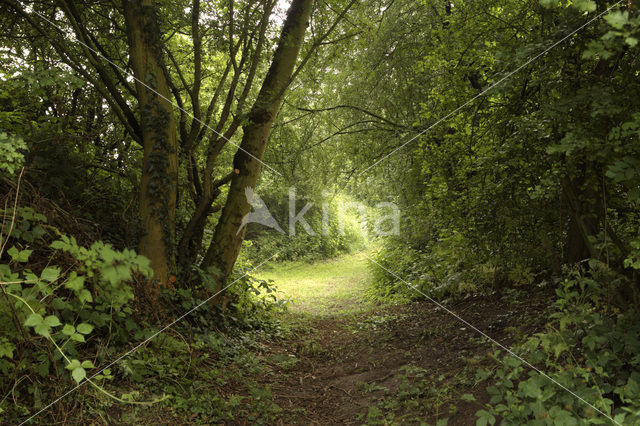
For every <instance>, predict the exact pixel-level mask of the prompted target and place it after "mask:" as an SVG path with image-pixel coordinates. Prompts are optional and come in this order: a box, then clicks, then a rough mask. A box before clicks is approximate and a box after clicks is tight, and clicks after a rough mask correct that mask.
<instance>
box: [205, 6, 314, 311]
mask: <svg viewBox="0 0 640 426" xmlns="http://www.w3.org/2000/svg"><path fill="white" fill-rule="evenodd" d="M312 3H313V0H293V2H292V3H291V7H290V8H289V11H288V13H287V19H286V21H285V23H284V27H283V29H282V33H281V35H280V39H279V41H278V48H277V49H276V52H275V54H274V56H273V60H272V62H271V66H270V67H269V71H268V73H267V76H266V77H265V80H264V82H263V83H262V87H261V89H260V93H259V94H258V97H257V99H256V101H255V103H254V105H253V107H252V109H251V112H250V113H249V117H248V119H249V120H248V124H246V125H244V126H243V137H242V142H241V144H240V148H239V149H238V151H237V152H236V154H235V157H234V159H233V168H234V170H235V171H236V173H235V174H234V176H233V178H232V179H231V186H230V188H229V194H228V196H227V200H226V203H225V206H224V208H223V210H222V214H221V217H220V220H219V221H218V224H217V226H216V230H215V233H214V236H213V240H212V242H211V245H210V246H209V249H208V250H207V253H206V255H205V257H204V260H203V262H202V265H201V266H202V267H203V268H205V269H208V268H211V267H213V268H212V269H211V271H212V272H213V273H214V274H215V275H216V279H217V285H218V289H217V290H218V291H219V290H221V289H222V287H223V285H224V283H225V281H226V280H227V278H228V277H229V275H230V274H231V271H232V270H233V265H234V264H235V262H236V259H237V258H238V254H239V252H240V246H241V245H242V241H243V239H244V235H245V232H246V228H242V229H241V228H240V224H241V221H242V218H243V217H244V215H246V214H247V213H249V210H250V208H251V206H250V205H249V203H248V202H247V198H246V195H245V189H246V188H255V185H256V183H257V180H258V176H259V174H260V168H261V160H262V158H263V156H264V151H265V148H266V146H267V140H268V138H269V134H270V132H271V127H272V125H273V121H274V119H275V117H276V114H277V113H278V110H279V108H280V104H281V103H282V97H283V92H284V91H285V89H286V87H287V86H288V84H289V81H290V78H291V75H292V73H293V69H294V67H295V64H296V60H297V58H298V54H299V53H300V48H301V46H302V43H303V40H304V34H305V31H306V29H307V26H308V24H309V17H310V15H311V7H312ZM218 300H220V298H218Z"/></svg>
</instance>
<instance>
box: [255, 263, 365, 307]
mask: <svg viewBox="0 0 640 426" xmlns="http://www.w3.org/2000/svg"><path fill="white" fill-rule="evenodd" d="M258 276H259V278H262V279H268V280H273V281H274V282H275V285H276V287H277V288H278V291H279V292H280V295H279V297H280V298H284V299H290V300H291V302H292V304H291V307H290V309H291V311H293V312H296V313H300V314H309V315H312V316H329V315H344V314H350V313H355V312H359V311H362V310H365V309H368V308H371V307H372V303H371V302H369V301H367V300H366V299H365V297H364V295H365V292H366V290H367V282H368V279H369V271H368V268H367V258H366V257H365V256H364V254H362V253H355V254H349V255H345V256H341V257H339V258H336V259H331V260H326V261H319V262H315V263H312V264H306V263H302V262H287V263H280V264H272V265H270V267H269V268H267V269H266V270H264V271H263V272H261V273H259V274H258Z"/></svg>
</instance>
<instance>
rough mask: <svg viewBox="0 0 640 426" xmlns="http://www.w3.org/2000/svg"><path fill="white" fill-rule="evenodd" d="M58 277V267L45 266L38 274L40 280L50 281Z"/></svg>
mask: <svg viewBox="0 0 640 426" xmlns="http://www.w3.org/2000/svg"><path fill="white" fill-rule="evenodd" d="M58 277H60V268H54V267H47V268H44V271H42V274H40V279H41V280H44V281H48V282H50V283H52V282H54V281H55V280H57V279H58Z"/></svg>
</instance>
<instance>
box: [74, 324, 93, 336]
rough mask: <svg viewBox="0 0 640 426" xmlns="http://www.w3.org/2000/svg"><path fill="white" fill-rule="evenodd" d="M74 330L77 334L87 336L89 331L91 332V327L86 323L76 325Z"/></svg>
mask: <svg viewBox="0 0 640 426" xmlns="http://www.w3.org/2000/svg"><path fill="white" fill-rule="evenodd" d="M76 328H77V330H78V333H82V334H89V333H91V331H93V326H92V325H91V324H87V323H86V322H83V323H81V324H78V326H77V327H76Z"/></svg>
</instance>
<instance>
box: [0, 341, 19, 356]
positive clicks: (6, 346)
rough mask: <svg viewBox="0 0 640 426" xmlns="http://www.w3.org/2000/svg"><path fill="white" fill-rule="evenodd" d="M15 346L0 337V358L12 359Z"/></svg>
mask: <svg viewBox="0 0 640 426" xmlns="http://www.w3.org/2000/svg"><path fill="white" fill-rule="evenodd" d="M15 348H16V347H15V346H14V345H13V344H12V343H11V342H9V340H7V339H5V338H4V337H0V358H2V357H6V358H9V359H13V351H14V350H15Z"/></svg>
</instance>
